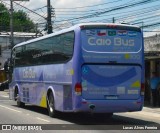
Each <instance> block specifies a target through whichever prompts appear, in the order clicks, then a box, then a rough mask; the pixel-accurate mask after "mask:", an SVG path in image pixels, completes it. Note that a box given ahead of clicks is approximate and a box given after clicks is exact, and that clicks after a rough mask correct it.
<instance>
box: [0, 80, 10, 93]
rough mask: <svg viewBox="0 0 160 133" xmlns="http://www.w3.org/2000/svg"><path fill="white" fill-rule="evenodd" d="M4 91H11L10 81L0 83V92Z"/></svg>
mask: <svg viewBox="0 0 160 133" xmlns="http://www.w3.org/2000/svg"><path fill="white" fill-rule="evenodd" d="M4 89H9V82H8V80H6V81H4V82H2V83H0V91H4Z"/></svg>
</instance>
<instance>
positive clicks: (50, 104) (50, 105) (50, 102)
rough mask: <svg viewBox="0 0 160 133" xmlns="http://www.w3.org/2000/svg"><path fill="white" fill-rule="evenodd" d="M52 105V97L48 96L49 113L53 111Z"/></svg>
mask: <svg viewBox="0 0 160 133" xmlns="http://www.w3.org/2000/svg"><path fill="white" fill-rule="evenodd" d="M53 106H54V104H53V98H52V96H50V97H49V110H50V112H51V113H52V112H53Z"/></svg>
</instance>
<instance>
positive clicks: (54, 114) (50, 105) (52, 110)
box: [47, 92, 58, 118]
mask: <svg viewBox="0 0 160 133" xmlns="http://www.w3.org/2000/svg"><path fill="white" fill-rule="evenodd" d="M47 103H48V104H47V108H48V113H49V116H50V117H54V118H55V117H57V116H58V112H57V111H56V110H55V102H54V97H53V93H52V92H51V93H49V96H48V98H47Z"/></svg>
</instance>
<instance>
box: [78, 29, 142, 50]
mask: <svg viewBox="0 0 160 133" xmlns="http://www.w3.org/2000/svg"><path fill="white" fill-rule="evenodd" d="M81 35H82V45H83V49H84V50H85V51H90V52H138V51H139V50H140V49H141V47H142V42H140V41H139V40H142V37H141V33H140V32H138V31H128V30H116V29H88V30H82V32H81Z"/></svg>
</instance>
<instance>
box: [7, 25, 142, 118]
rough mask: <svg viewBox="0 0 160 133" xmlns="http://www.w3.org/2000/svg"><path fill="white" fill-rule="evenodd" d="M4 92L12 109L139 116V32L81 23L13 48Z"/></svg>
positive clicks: (124, 28)
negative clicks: (12, 102)
mask: <svg viewBox="0 0 160 133" xmlns="http://www.w3.org/2000/svg"><path fill="white" fill-rule="evenodd" d="M10 71H11V73H12V77H11V78H10V84H9V92H10V99H13V100H16V101H17V105H18V106H21V107H23V106H24V105H25V104H33V105H37V106H40V107H44V108H47V109H48V112H49V116H51V117H55V116H56V115H57V113H58V112H92V113H98V114H107V115H108V116H112V115H113V113H115V112H131V111H140V110H142V107H143V101H144V46H143V34H142V31H141V29H140V28H139V27H136V26H131V25H124V24H109V23H108V24H107V23H86V24H78V25H75V26H73V27H71V28H68V29H64V30H61V31H59V32H56V33H52V34H50V35H46V36H43V37H39V38H37V39H33V40H30V41H27V42H23V43H20V44H17V45H16V46H14V47H13V49H12V56H11V67H10Z"/></svg>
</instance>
